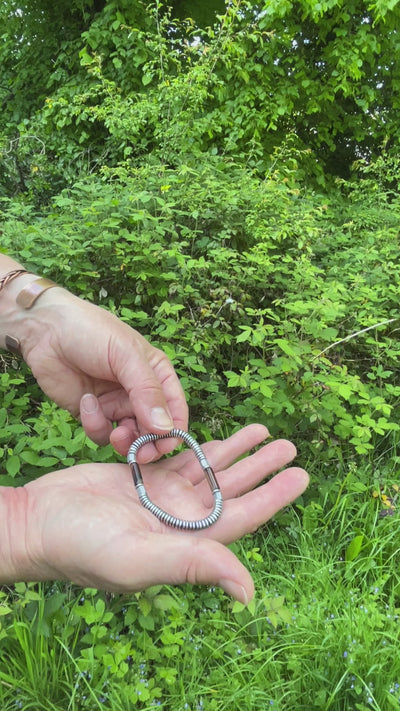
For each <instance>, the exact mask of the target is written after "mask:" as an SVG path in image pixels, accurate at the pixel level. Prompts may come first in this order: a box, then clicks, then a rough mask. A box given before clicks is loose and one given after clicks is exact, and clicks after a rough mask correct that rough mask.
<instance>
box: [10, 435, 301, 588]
mask: <svg viewBox="0 0 400 711" xmlns="http://www.w3.org/2000/svg"><path fill="white" fill-rule="evenodd" d="M267 434H268V433H267V430H266V429H265V427H263V426H261V425H250V426H248V427H246V428H244V429H243V430H240V431H239V432H237V433H236V434H234V435H233V436H232V437H230V438H229V439H227V440H225V441H214V442H209V443H207V444H206V445H204V452H205V454H206V456H207V458H208V460H209V462H210V464H211V466H212V467H213V469H214V471H215V473H216V476H217V478H218V481H219V484H220V487H221V491H222V495H223V498H224V508H223V513H222V516H221V518H220V519H219V520H218V521H217V523H216V524H214V525H213V526H212V527H210V528H208V529H206V530H204V531H198V532H189V533H186V532H185V533H184V532H181V531H176V530H173V529H171V528H168V527H167V526H165V525H163V524H162V523H160V522H159V521H158V520H157V519H156V518H155V517H154V516H153V515H152V514H151V513H150V512H148V511H147V510H145V509H144V508H143V507H142V506H141V504H140V502H139V500H138V497H137V494H136V490H135V487H134V485H133V482H132V476H131V472H130V468H129V467H128V466H127V465H125V464H83V465H78V466H76V467H72V468H70V469H66V470H64V471H60V472H55V473H52V474H48V475H46V476H43V477H41V478H40V479H37V480H36V481H34V482H31V483H30V484H28V485H26V486H25V487H24V490H25V497H26V503H25V507H26V526H27V531H26V532H25V534H26V535H25V539H26V540H27V541H28V545H29V551H28V557H29V560H30V561H31V563H32V566H33V569H32V575H33V576H34V578H35V579H53V578H62V579H69V580H72V581H74V582H75V583H78V584H80V585H88V586H93V587H98V588H101V589H106V590H111V591H120V592H128V591H134V590H141V589H144V588H145V587H147V586H149V585H152V584H156V583H172V584H178V583H183V582H190V583H207V584H219V585H221V587H223V588H224V589H225V590H226V591H227V592H228V593H230V594H232V595H234V596H235V597H236V598H238V599H240V600H242V601H246V600H248V599H250V598H251V596H252V594H253V583H252V580H251V577H250V575H249V573H248V572H247V571H246V569H245V568H244V567H243V566H242V564H241V563H240V562H239V561H238V560H237V558H236V557H235V556H234V555H233V553H232V552H231V551H229V550H228V549H227V548H226V547H225V546H224V545H222V544H227V543H229V542H231V541H233V540H235V539H237V538H240V537H241V536H243V535H244V534H246V533H248V532H250V531H253V530H255V529H256V528H258V527H259V526H260V525H262V524H263V523H264V522H265V521H267V520H268V519H269V518H270V517H271V516H273V515H274V514H275V513H276V512H277V511H278V510H279V509H280V508H282V507H283V506H285V505H287V504H288V503H289V502H290V501H292V500H294V499H295V498H296V497H297V496H299V495H300V494H301V492H302V491H303V490H304V489H305V487H306V486H307V483H308V477H307V474H306V473H305V472H304V471H303V470H302V469H298V468H291V469H286V470H284V471H281V472H280V473H279V474H277V475H276V476H275V477H273V478H272V479H271V480H270V481H269V482H268V483H266V484H262V485H261V486H259V487H258V488H257V489H256V490H253V489H254V487H256V486H257V485H258V484H259V483H260V482H261V481H262V480H263V479H264V478H265V477H267V476H269V475H270V474H272V473H273V472H274V471H276V470H278V469H281V468H282V467H283V466H285V465H286V464H288V462H290V461H291V459H292V458H293V457H294V455H295V448H294V446H293V445H292V444H291V443H290V442H287V441H285V440H278V441H275V442H271V443H270V444H267V445H265V446H264V447H262V448H261V449H259V450H258V451H256V452H255V453H253V454H251V455H250V456H248V457H247V458H244V459H241V460H239V461H238V457H241V456H242V455H243V454H245V453H246V452H248V451H249V450H250V449H252V448H253V447H255V446H256V445H258V444H260V443H261V442H262V441H263V440H264V439H265V437H266V436H267ZM142 474H143V478H144V481H145V484H146V488H147V490H148V493H149V496H150V498H151V499H152V500H154V501H155V502H156V503H158V504H159V505H160V506H162V507H163V508H164V509H166V510H168V512H170V513H172V514H174V515H176V516H180V517H183V518H193V519H195V518H201V517H202V516H204V515H205V514H206V513H207V512H208V510H209V508H210V507H211V506H212V495H211V492H210V490H209V488H208V484H207V482H206V481H205V480H204V477H203V473H202V470H201V468H200V466H199V463H198V462H197V460H196V459H195V457H194V455H193V452H191V451H190V450H187V451H183V452H180V453H179V454H177V455H175V456H174V457H171V458H168V459H166V460H162V461H158V462H155V463H152V464H147V465H142Z"/></svg>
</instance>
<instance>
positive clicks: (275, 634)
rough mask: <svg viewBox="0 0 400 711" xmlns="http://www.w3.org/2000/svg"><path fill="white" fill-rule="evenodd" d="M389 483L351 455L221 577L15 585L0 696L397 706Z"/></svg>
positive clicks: (107, 703) (397, 578) (80, 701)
mask: <svg viewBox="0 0 400 711" xmlns="http://www.w3.org/2000/svg"><path fill="white" fill-rule="evenodd" d="M396 496H397V484H396V481H395V480H394V478H392V479H390V477H388V476H385V479H384V478H383V476H381V477H380V480H379V481H377V474H376V473H375V474H374V476H372V474H371V472H370V471H369V470H364V471H361V472H360V471H357V470H355V468H352V467H350V468H349V470H348V471H346V472H341V473H339V474H338V475H335V477H332V478H331V479H329V478H327V479H326V480H325V481H324V482H321V484H320V485H318V486H317V485H315V486H314V490H310V492H309V493H308V494H307V498H306V499H304V500H303V501H301V502H300V505H299V506H298V507H296V508H295V509H290V510H288V511H285V512H283V513H281V514H280V515H279V516H277V518H276V519H275V520H274V521H273V522H271V523H270V524H269V525H268V526H265V527H264V528H263V529H262V530H260V531H259V532H258V533H257V535H255V536H253V537H248V538H247V539H245V540H244V541H243V542H241V543H239V544H235V546H234V549H235V551H236V552H237V553H238V555H240V557H241V558H242V559H244V560H245V561H247V564H248V565H249V567H250V568H251V569H252V573H253V575H254V578H255V581H256V589H257V595H256V599H255V601H254V602H253V603H251V604H250V606H249V607H248V608H243V606H241V605H240V604H238V603H232V601H230V600H229V599H228V598H227V597H226V596H225V595H224V594H223V593H222V592H221V591H220V590H219V589H209V590H207V589H203V588H198V589H193V588H190V587H188V586H187V587H184V588H180V589H174V588H159V587H158V588H152V589H151V590H149V591H146V592H145V593H142V594H140V595H134V596H105V595H103V594H101V593H98V592H97V591H95V590H90V589H89V590H84V591H82V590H80V589H78V588H74V587H69V586H67V587H66V586H61V585H53V586H43V585H39V586H38V585H24V584H19V585H17V586H15V589H13V590H7V589H3V591H2V593H1V596H2V597H1V598H0V603H1V606H0V610H1V611H2V613H4V614H2V615H1V617H0V622H1V627H0V659H1V664H0V708H1V709H2V711H11V710H13V711H14V709H26V710H28V709H34V710H35V711H38V710H39V709H45V710H46V711H49V710H54V711H78V710H80V709H89V710H90V711H95V710H96V711H97V709H110V711H126V709H131V708H132V709H141V710H143V711H144V710H149V711H150V709H155V708H160V709H165V710H171V711H172V710H173V711H186V710H188V711H200V710H201V709H205V710H206V711H207V710H208V709H209V710H210V711H213V710H214V709H215V710H216V711H225V710H226V711H228V710H229V711H234V710H236V709H237V710H238V711H239V709H240V711H250V709H255V708H258V707H262V708H271V709H272V710H273V711H284V710H285V711H286V710H287V709H294V708H295V709H296V710H300V709H324V710H328V709H329V710H331V711H345V710H346V709H348V710H349V711H350V710H351V711H353V710H355V709H357V710H358V711H364V710H366V709H368V710H370V709H374V710H375V711H378V710H381V711H387V710H388V709H391V708H394V709H396V708H397V709H400V658H399V655H398V628H399V615H400V574H399V571H398V556H399V548H400V543H399V532H398V527H399V512H398V511H397V509H396Z"/></svg>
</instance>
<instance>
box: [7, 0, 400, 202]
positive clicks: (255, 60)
mask: <svg viewBox="0 0 400 711" xmlns="http://www.w3.org/2000/svg"><path fill="white" fill-rule="evenodd" d="M193 9H195V8H193ZM215 9H218V7H217V4H216V3H213V7H212V8H210V5H207V6H204V7H203V11H202V13H201V14H202V15H203V16H202V17H201V16H200V15H199V17H198V21H199V22H205V23H206V25H210V26H209V27H208V28H207V29H205V27H203V28H200V27H198V26H197V25H196V24H195V23H194V22H193V21H189V20H187V19H184V20H179V19H174V18H176V17H178V16H181V14H182V11H183V13H184V14H185V8H184V7H182V3H179V2H177V3H175V5H174V7H173V8H172V10H171V11H169V10H168V9H166V7H165V5H164V3H162V2H158V1H157V2H155V3H154V4H151V5H149V4H147V3H144V2H142V1H141V0H135V2H131V1H130V0H118V2H116V1H114V0H112V1H111V0H109V2H96V3H94V2H93V3H92V2H87V3H84V4H82V3H72V4H69V5H68V7H65V8H64V10H63V12H62V13H60V12H58V10H55V9H54V6H53V5H52V4H51V3H49V2H47V0H42V2H40V3H31V2H30V1H29V0H26V2H25V3H22V4H21V3H18V4H15V2H14V0H7V2H5V3H3V5H2V11H1V12H2V18H3V20H4V23H3V24H4V27H5V28H6V30H5V32H4V34H3V45H2V49H1V52H0V64H1V66H2V69H3V80H2V84H1V88H0V97H2V98H3V111H2V116H1V120H0V150H1V153H0V159H1V161H2V164H3V177H2V179H1V181H0V195H1V194H3V195H6V196H7V195H13V194H15V193H21V192H22V193H27V194H28V195H29V196H30V199H32V200H34V201H35V202H36V203H39V204H43V203H44V202H47V201H48V200H49V199H50V197H51V195H54V194H55V193H56V192H58V191H59V190H60V188H61V187H62V186H63V185H66V184H69V185H71V184H72V183H73V182H74V180H75V179H76V178H77V177H78V176H81V175H84V174H87V173H88V172H98V170H99V168H101V167H102V166H103V165H104V164H107V165H108V166H114V167H115V166H116V165H118V164H119V163H120V162H121V161H123V160H128V161H129V162H130V164H131V165H133V166H137V165H142V164H143V162H145V163H148V162H149V158H150V156H153V157H154V158H155V159H156V162H157V161H158V160H159V159H161V160H162V162H163V163H167V164H168V165H174V166H176V165H177V164H180V163H181V162H182V161H184V162H186V163H188V162H191V165H193V164H194V162H195V161H196V160H198V158H199V156H200V155H205V154H206V155H207V154H209V155H219V156H224V157H229V158H230V159H233V160H236V159H238V158H239V159H240V161H241V163H242V164H245V165H247V166H248V167H249V168H250V169H255V170H257V172H258V174H260V175H264V174H265V172H266V171H271V170H274V167H275V164H276V160H277V153H276V149H282V150H283V152H285V151H284V149H285V146H286V141H287V139H288V136H291V140H292V142H295V145H296V147H297V149H298V151H299V152H300V153H299V155H300V154H301V156H302V160H301V173H299V175H300V174H302V175H303V176H307V178H308V179H309V180H310V179H311V180H313V181H316V182H317V183H320V184H323V183H324V182H325V181H326V179H327V178H328V176H329V175H340V176H345V177H348V176H349V173H350V169H351V165H352V163H353V161H354V160H355V159H360V158H368V159H369V158H370V157H371V156H377V155H379V152H380V150H381V146H382V145H383V144H386V145H387V146H388V147H391V148H392V149H393V152H394V154H395V153H396V147H397V144H398V139H399V136H398V121H397V109H398V106H397V99H396V97H397V96H398V95H399V91H398V89H399V76H398V71H397V67H398V55H399V48H398V42H397V27H398V21H399V5H398V3H396V2H395V3H393V2H379V3H370V4H368V5H366V4H365V2H363V0H351V2H350V3H349V2H347V3H346V4H345V5H343V3H340V2H337V1H335V2H325V3H315V2H314V0H301V1H300V0H297V1H296V2H295V3H287V2H286V0H275V1H274V2H271V1H270V0H268V3H265V4H264V3H262V2H260V3H255V2H252V1H246V2H239V3H236V2H235V3H230V4H229V5H228V6H227V8H226V10H225V13H223V14H221V15H218V16H217V17H218V19H217V22H216V23H215V24H214V22H213V20H212V16H213V14H214V11H215ZM209 18H211V21H209ZM50 26H51V27H52V32H51V33H48V27H50ZM26 35H27V36H28V37H29V41H25V36H26ZM22 38H23V39H24V41H22ZM15 77H17V81H15ZM279 163H280V165H283V164H284V156H283V155H281V156H280V158H279Z"/></svg>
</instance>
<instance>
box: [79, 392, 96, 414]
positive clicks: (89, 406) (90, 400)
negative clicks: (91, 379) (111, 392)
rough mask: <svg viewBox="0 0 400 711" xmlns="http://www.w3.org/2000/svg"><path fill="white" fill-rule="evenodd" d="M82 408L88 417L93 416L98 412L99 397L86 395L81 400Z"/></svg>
mask: <svg viewBox="0 0 400 711" xmlns="http://www.w3.org/2000/svg"><path fill="white" fill-rule="evenodd" d="M81 407H82V410H84V411H85V413H86V414H87V415H93V413H94V412H97V408H98V403H97V397H95V396H94V395H91V394H90V393H88V394H87V395H84V396H83V397H82V400H81Z"/></svg>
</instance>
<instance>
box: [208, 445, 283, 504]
mask: <svg viewBox="0 0 400 711" xmlns="http://www.w3.org/2000/svg"><path fill="white" fill-rule="evenodd" d="M295 456H296V447H295V446H294V445H293V444H292V442H289V441H288V440H285V439H277V440H275V441H274V442H270V443H269V444H267V445H265V447H263V448H262V449H259V450H258V451H257V452H254V454H252V455H250V456H248V457H244V458H242V459H240V460H239V461H237V462H235V464H233V465H232V466H231V467H229V469H225V470H224V471H222V472H219V473H218V477H217V478H218V483H219V485H220V488H221V491H222V495H223V497H224V499H225V500H227V499H232V498H237V497H239V496H241V495H242V494H245V493H246V492H248V491H251V490H252V489H254V488H255V487H256V486H258V485H259V484H260V483H261V482H262V481H263V480H264V479H266V478H267V477H269V476H271V474H273V473H274V472H277V471H279V470H280V469H282V468H283V467H285V466H287V465H288V464H289V463H290V462H291V461H292V460H293V459H294V458H295ZM201 491H202V494H203V497H204V502H205V503H206V504H208V505H211V498H210V490H209V488H208V487H207V483H206V482H204V483H202V484H201Z"/></svg>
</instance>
